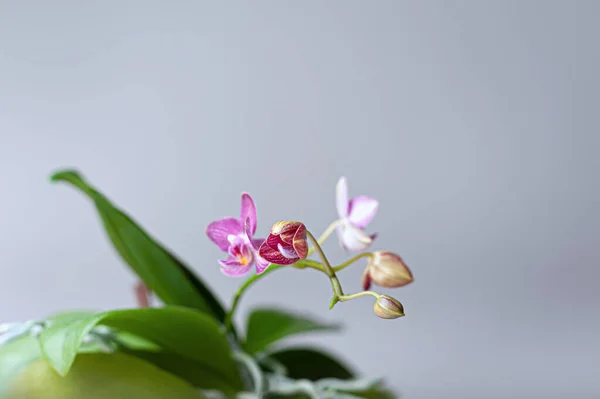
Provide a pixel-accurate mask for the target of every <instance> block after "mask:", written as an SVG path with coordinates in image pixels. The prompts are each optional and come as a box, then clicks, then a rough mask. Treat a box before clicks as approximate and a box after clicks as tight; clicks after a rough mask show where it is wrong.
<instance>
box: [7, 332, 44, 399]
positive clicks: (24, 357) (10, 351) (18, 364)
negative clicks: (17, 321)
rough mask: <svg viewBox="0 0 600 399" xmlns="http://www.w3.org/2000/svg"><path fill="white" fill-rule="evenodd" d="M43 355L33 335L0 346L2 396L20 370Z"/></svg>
mask: <svg viewBox="0 0 600 399" xmlns="http://www.w3.org/2000/svg"><path fill="white" fill-rule="evenodd" d="M41 357H42V353H41V351H40V344H39V342H38V341H37V339H35V338H33V337H32V336H31V335H25V336H23V337H21V338H17V339H15V340H14V341H10V342H8V343H7V344H4V345H2V346H0V398H1V397H3V392H4V390H5V389H7V388H8V386H9V384H10V382H11V381H12V380H13V379H14V378H15V377H16V376H17V375H18V374H19V373H20V372H21V371H22V370H23V369H24V368H25V367H27V366H28V365H29V364H30V363H32V362H33V361H35V360H37V359H39V358H41Z"/></svg>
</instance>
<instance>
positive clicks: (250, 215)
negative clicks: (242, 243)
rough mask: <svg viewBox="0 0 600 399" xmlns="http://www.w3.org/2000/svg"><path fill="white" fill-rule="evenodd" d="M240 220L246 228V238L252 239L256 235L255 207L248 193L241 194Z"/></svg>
mask: <svg viewBox="0 0 600 399" xmlns="http://www.w3.org/2000/svg"><path fill="white" fill-rule="evenodd" d="M240 213H241V217H240V219H241V220H242V221H244V222H245V223H246V225H247V226H248V227H247V229H248V231H249V232H248V233H247V234H248V237H249V238H252V236H254V234H255V233H256V205H255V204H254V200H253V199H252V197H251V196H250V194H248V193H244V194H242V209H241V212H240Z"/></svg>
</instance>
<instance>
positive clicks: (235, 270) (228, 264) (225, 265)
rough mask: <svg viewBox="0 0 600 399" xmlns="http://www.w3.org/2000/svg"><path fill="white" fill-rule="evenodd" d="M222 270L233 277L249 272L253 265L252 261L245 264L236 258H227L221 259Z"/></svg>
mask: <svg viewBox="0 0 600 399" xmlns="http://www.w3.org/2000/svg"><path fill="white" fill-rule="evenodd" d="M219 263H220V264H221V272H223V274H226V275H228V276H231V277H239V276H243V275H244V274H246V273H248V270H250V268H251V267H252V263H248V264H247V265H243V264H241V263H240V262H238V261H237V260H236V259H232V258H227V259H226V260H220V261H219Z"/></svg>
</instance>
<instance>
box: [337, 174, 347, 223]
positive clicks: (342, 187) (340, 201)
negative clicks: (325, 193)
mask: <svg viewBox="0 0 600 399" xmlns="http://www.w3.org/2000/svg"><path fill="white" fill-rule="evenodd" d="M335 205H336V208H337V213H338V216H339V217H340V218H345V217H346V216H348V182H347V181H346V178H345V177H340V180H339V181H338V183H337V186H336V188H335Z"/></svg>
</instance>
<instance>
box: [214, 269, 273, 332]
mask: <svg viewBox="0 0 600 399" xmlns="http://www.w3.org/2000/svg"><path fill="white" fill-rule="evenodd" d="M281 267H282V266H279V265H273V264H272V265H271V266H269V267H267V269H266V270H265V271H264V272H263V273H262V274H255V275H253V276H252V277H250V278H249V279H248V280H246V281H245V282H244V284H242V285H241V287H240V288H238V290H237V291H236V293H235V295H234V297H233V301H232V302H231V309H229V312H227V314H226V315H225V329H226V330H227V331H229V332H231V331H232V330H233V328H232V327H233V316H234V314H235V311H236V310H237V307H238V304H239V302H240V299H241V298H242V295H243V294H244V292H245V291H246V290H247V289H248V288H249V287H250V286H251V285H252V284H254V283H255V282H257V281H258V280H260V279H261V278H263V277H264V276H266V275H267V274H269V273H272V272H274V271H275V270H278V269H281Z"/></svg>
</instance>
